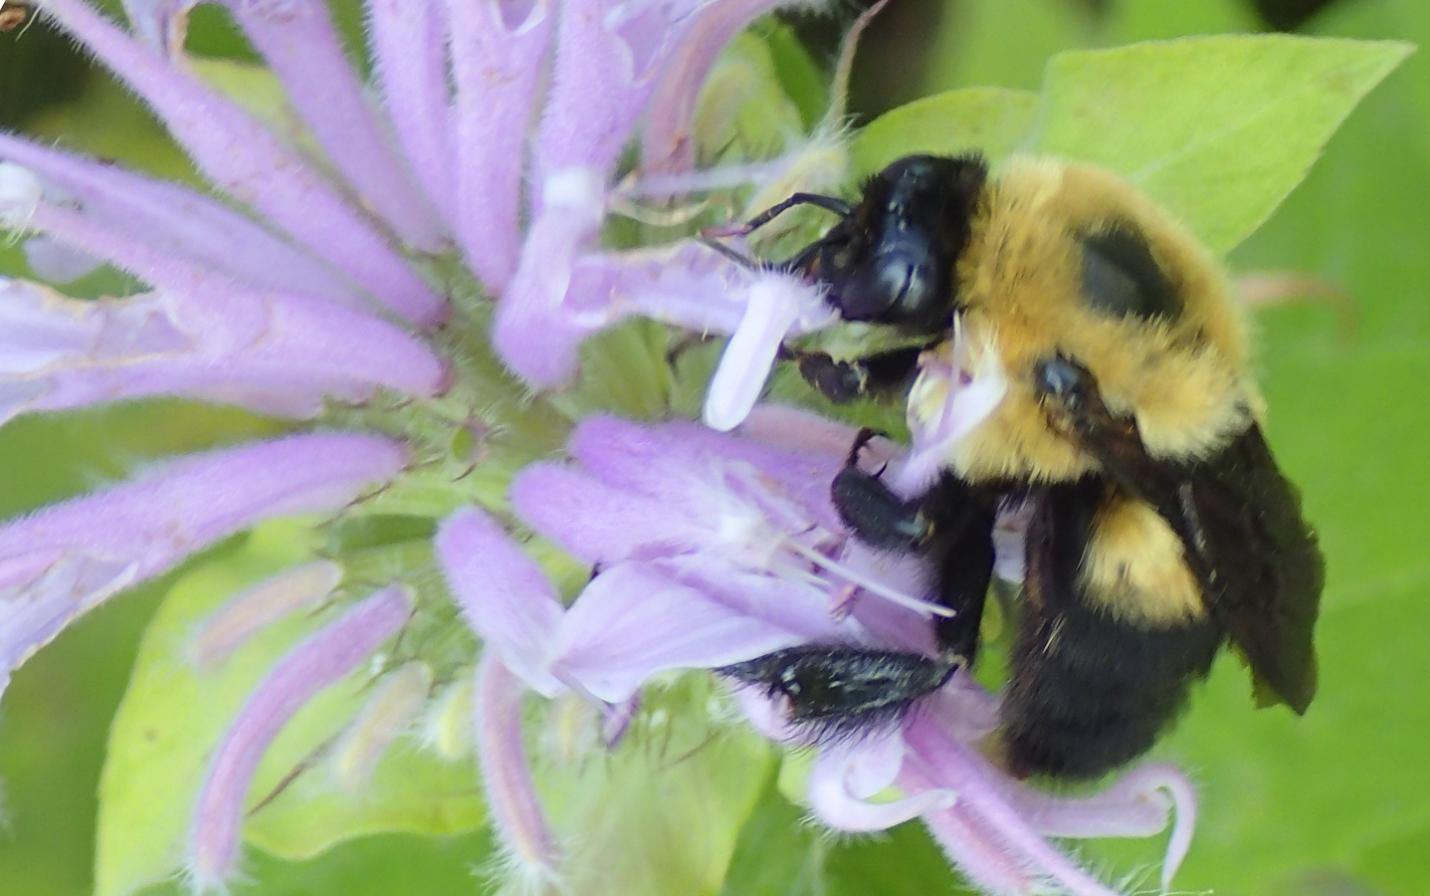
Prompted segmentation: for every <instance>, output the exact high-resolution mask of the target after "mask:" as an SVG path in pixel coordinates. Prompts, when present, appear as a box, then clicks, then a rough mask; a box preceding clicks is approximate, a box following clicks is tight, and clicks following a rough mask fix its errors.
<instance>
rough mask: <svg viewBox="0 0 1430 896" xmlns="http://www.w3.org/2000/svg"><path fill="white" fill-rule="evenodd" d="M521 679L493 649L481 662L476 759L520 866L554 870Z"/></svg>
mask: <svg viewBox="0 0 1430 896" xmlns="http://www.w3.org/2000/svg"><path fill="white" fill-rule="evenodd" d="M522 695H523V688H522V681H521V679H519V678H518V677H517V676H516V675H514V674H512V672H511V670H509V669H507V668H506V666H504V665H502V662H501V660H499V659H497V658H496V657H495V656H493V655H491V654H487V655H485V656H483V657H482V662H481V665H480V666H478V667H477V685H476V719H475V722H476V724H475V726H474V730H475V732H476V742H477V761H478V763H479V764H480V765H481V769H482V784H483V785H484V787H485V789H486V796H487V808H488V810H489V811H490V812H491V819H492V822H493V824H494V826H495V827H496V832H497V836H498V837H499V838H500V839H501V843H502V846H503V847H504V848H505V850H506V853H507V855H508V856H509V857H510V859H511V860H512V861H513V862H514V864H515V865H516V867H517V869H518V870H520V871H521V872H523V873H524V874H525V875H527V876H530V877H534V878H536V879H538V880H545V881H548V882H549V881H550V879H552V878H553V877H554V876H555V873H556V864H557V860H558V858H559V852H558V850H557V848H556V841H555V839H554V838H553V837H552V836H551V831H550V829H549V828H548V827H547V825H546V817H545V816H544V815H543V814H542V811H541V801H540V800H539V799H538V798H537V796H536V787H535V785H534V784H533V783H532V780H531V767H530V765H529V764H528V762H527V758H526V744H525V743H524V742H523V738H522V730H521V720H522V713H521V702H522Z"/></svg>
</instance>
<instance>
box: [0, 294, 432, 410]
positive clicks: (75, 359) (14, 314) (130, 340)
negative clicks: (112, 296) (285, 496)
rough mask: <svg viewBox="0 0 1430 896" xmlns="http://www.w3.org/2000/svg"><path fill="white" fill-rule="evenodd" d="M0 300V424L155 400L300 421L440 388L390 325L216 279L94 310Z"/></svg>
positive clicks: (83, 305) (421, 355) (417, 347)
mask: <svg viewBox="0 0 1430 896" xmlns="http://www.w3.org/2000/svg"><path fill="white" fill-rule="evenodd" d="M0 298H3V301H0V422H3V421H5V420H8V419H10V418H12V417H14V416H15V415H17V414H21V413H26V412H34V411H54V410H65V409H69V408H76V407H82V406H86V405H90V404H99V403H104V402H111V401H120V400H125V399H132V398H140V397H146V396H153V395H182V396H190V397H194V398H200V399H203V400H207V401H214V402H219V403H224V404H236V405H240V406H243V407H248V408H251V409H253V410H256V411H260V412H264V413H270V414H278V415H283V416H295V417H307V416H312V415H315V414H316V413H318V412H319V411H320V410H322V407H323V402H324V400H325V398H327V397H332V398H338V399H342V400H346V401H361V400H364V399H366V398H368V397H370V396H371V395H372V394H373V392H375V391H376V390H377V389H378V388H389V389H394V390H397V391H400V392H403V393H407V394H413V395H432V394H435V393H437V392H439V391H441V390H442V389H443V388H445V386H446V383H447V372H446V368H445V365H444V364H443V363H442V361H441V360H440V359H439V358H438V357H437V356H436V355H434V354H433V353H432V351H431V350H430V349H429V348H428V347H427V346H426V345H425V344H424V343H422V342H421V341H419V340H417V339H415V338H414V337H412V336H410V335H409V334H407V333H406V332H404V331H403V330H402V329H400V328H398V327H396V326H393V325H392V324H389V323H386V322H384V321H382V320H379V319H377V318H375V317H371V316H369V315H367V314H363V313H361V312H356V311H352V310H349V309H347V308H344V307H342V306H340V305H335V304H333V303H330V302H324V301H322V300H319V299H312V298H309V297H307V296H302V295H297V294H291V293H289V294H283V293H266V294H265V293H257V292H248V291H246V290H243V289H239V288H236V287H234V286H232V285H230V284H225V283H222V282H219V281H217V278H211V279H210V282H207V283H205V284H204V285H203V287H202V288H201V289H200V291H199V292H197V293H196V294H192V295H190V294H182V295H180V294H173V293H167V294H150V295H145V296H135V297H131V298H128V299H120V300H100V301H80V300H77V299H68V298H65V297H64V296H61V295H59V294H57V293H54V292H52V291H50V290H48V289H46V288H45V287H42V286H38V285H35V284H27V283H21V282H16V281H5V280H0Z"/></svg>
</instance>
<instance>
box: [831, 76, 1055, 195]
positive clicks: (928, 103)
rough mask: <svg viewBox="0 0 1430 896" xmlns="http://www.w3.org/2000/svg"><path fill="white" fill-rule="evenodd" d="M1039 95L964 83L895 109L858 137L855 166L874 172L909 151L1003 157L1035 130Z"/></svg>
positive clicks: (855, 149) (855, 141)
mask: <svg viewBox="0 0 1430 896" xmlns="http://www.w3.org/2000/svg"><path fill="white" fill-rule="evenodd" d="M1037 118H1038V95H1037V94H1036V93H1031V92H1029V91H1026V90H1009V89H1006V88H1002V87H966V88H963V89H961V90H949V91H946V92H944V93H939V94H935V95H934V96H930V97H925V98H923V99H921V100H914V101H913V102H912V103H907V104H905V105H903V106H899V107H898V108H896V109H891V110H890V111H888V112H885V113H884V114H883V115H880V116H879V117H878V118H876V119H874V120H873V121H872V122H870V123H869V125H868V127H866V128H864V129H863V130H862V131H860V132H859V134H858V135H857V136H856V137H855V138H854V145H853V147H852V148H851V152H852V153H853V158H854V170H855V171H856V172H858V173H860V174H871V173H873V172H875V171H878V170H879V169H880V168H883V167H884V166H885V165H888V164H889V163H890V162H892V161H894V160H895V159H897V158H899V157H900V156H906V155H909V154H911V153H933V154H937V155H957V154H959V153H963V152H970V151H975V150H976V151H979V152H982V153H983V154H984V155H985V156H987V157H988V158H990V159H994V160H996V159H999V158H1002V157H1003V156H1006V155H1008V154H1010V153H1012V152H1014V151H1015V150H1017V149H1018V148H1019V147H1020V146H1021V145H1022V144H1023V143H1024V142H1025V141H1027V140H1028V139H1029V137H1030V136H1031V135H1032V133H1033V129H1034V125H1035V124H1036V123H1037Z"/></svg>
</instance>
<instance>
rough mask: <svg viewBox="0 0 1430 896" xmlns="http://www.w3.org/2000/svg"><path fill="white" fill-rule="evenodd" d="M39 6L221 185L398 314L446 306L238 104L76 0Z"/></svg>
mask: <svg viewBox="0 0 1430 896" xmlns="http://www.w3.org/2000/svg"><path fill="white" fill-rule="evenodd" d="M43 9H44V11H45V12H46V13H48V14H49V15H50V16H51V17H52V18H53V19H54V20H55V21H56V22H57V23H58V24H59V25H60V26H61V27H63V28H64V29H66V30H67V31H69V32H70V33H71V34H73V35H74V36H75V37H76V38H77V39H79V40H80V41H81V42H83V43H84V44H85V45H86V46H87V47H88V48H89V49H90V50H91V51H92V52H94V54H95V55H96V56H97V57H99V58H100V59H101V60H103V61H104V62H105V63H106V64H107V65H109V66H110V68H111V69H113V71H114V73H115V74H116V75H118V76H119V77H120V78H121V79H122V80H124V81H125V83H127V84H128V85H129V86H130V87H132V88H133V89H134V90H135V91H136V92H137V93H139V94H140V95H141V96H143V97H144V99H145V100H147V101H148V103H149V105H150V106H151V107H152V108H153V109H154V111H155V112H156V114H158V116H159V117H160V118H161V119H163V121H164V123H165V124H166V125H167V126H168V128H169V130H170V132H171V133H172V134H173V135H174V137H175V139H177V140H178V141H179V142H180V143H181V144H183V145H184V147H185V149H186V150H187V151H188V152H189V154H190V156H191V158H193V160H194V162H195V164H196V165H198V167H199V168H200V169H201V170H202V171H203V172H204V173H205V174H206V175H208V177H209V178H210V180H212V181H213V182H214V184H216V185H217V186H218V187H219V188H220V189H222V190H223V191H224V192H226V193H228V194H229V195H231V196H233V197H235V198H237V199H239V200H240V201H242V202H244V203H246V204H248V205H250V206H253V207H254V208H256V209H258V210H259V211H261V212H262V213H263V214H264V215H265V216H267V217H268V218H269V219H270V220H271V221H273V222H274V223H275V224H277V225H278V226H279V227H281V228H282V229H283V230H284V231H286V232H287V233H288V234H289V235H291V236H292V237H293V238H294V239H295V240H297V241H298V242H299V243H301V244H303V245H304V246H306V247H308V248H309V249H311V250H313V251H314V252H315V253H317V254H318V255H319V257H321V258H323V259H325V260H326V261H328V262H329V263H331V264H333V265H335V266H337V267H339V268H340V269H342V270H344V271H347V272H349V273H350V274H351V275H352V277H353V279H354V280H356V281H357V282H358V283H360V284H361V285H362V286H363V287H364V288H365V289H367V290H368V291H369V292H371V293H372V294H373V295H374V296H376V297H378V298H379V300H380V301H382V302H383V304H384V305H386V306H387V307H388V308H391V309H392V310H393V311H394V312H396V313H398V314H400V315H402V316H403V317H404V318H406V319H408V320H411V321H414V322H418V323H423V324H430V323H433V322H435V321H437V320H440V319H441V318H442V317H443V315H444V314H445V313H446V308H445V305H444V304H443V302H442V300H441V299H440V298H438V296H437V295H436V294H435V293H433V292H432V290H431V289H430V288H429V287H428V286H427V285H426V284H425V283H423V282H422V280H421V279H420V278H419V277H418V276H417V275H416V273H414V272H413V271H412V269H411V268H409V267H408V266H407V263H406V262H405V261H403V260H402V258H401V256H400V255H399V254H398V253H397V252H396V251H395V250H394V249H393V248H392V247H391V246H389V245H388V244H387V243H386V241H385V240H384V239H383V238H382V237H381V236H380V235H379V233H378V232H377V230H376V229H375V228H374V227H372V226H371V225H370V224H369V223H368V222H367V221H365V220H364V219H363V218H362V216H361V215H360V214H359V213H358V212H357V211H356V210H355V209H353V208H352V206H350V205H349V204H348V203H347V202H346V201H345V200H343V199H342V198H341V197H340V196H339V195H338V194H337V193H336V192H335V191H334V190H333V189H332V187H331V186H330V185H329V184H328V183H327V182H326V181H324V180H323V178H322V177H321V176H320V175H319V174H318V173H317V172H316V171H315V170H314V168H313V167H312V166H311V165H309V164H308V163H307V162H305V161H303V159H301V158H300V157H299V156H297V155H296V154H294V153H293V152H292V151H290V150H289V149H287V148H286V147H284V146H283V145H282V144H281V143H279V142H278V140H277V139H276V138H275V137H274V136H273V135H272V134H271V133H269V132H268V131H267V130H266V129H265V128H264V127H263V126H262V125H260V124H259V123H258V122H257V121H256V120H254V119H253V117H252V116H250V115H249V114H248V113H246V112H244V111H243V110H241V109H240V108H239V107H238V106H237V105H235V104H234V103H232V102H231V101H229V100H228V99H226V98H225V97H223V96H222V95H220V94H219V93H217V92H216V91H214V90H211V89H210V88H208V87H206V86H204V85H203V84H201V83H200V82H198V81H197V80H195V79H194V78H193V77H191V76H189V75H187V74H185V73H182V72H180V71H178V70H177V69H175V68H174V67H173V66H171V65H170V64H169V63H168V62H167V61H166V60H165V59H164V58H163V57H161V56H159V55H158V53H157V52H156V51H154V50H153V49H151V48H149V47H146V46H144V45H142V44H139V43H137V42H135V41H134V40H133V39H131V38H130V37H128V36H127V35H125V34H124V33H123V32H122V31H120V30H119V29H118V28H116V27H115V26H114V25H112V24H111V23H109V22H108V21H106V20H105V19H104V18H103V17H102V16H100V15H98V14H97V13H96V12H95V11H94V9H93V8H92V7H90V6H89V5H88V4H87V3H85V2H83V0H47V2H46V3H45V5H44V8H43Z"/></svg>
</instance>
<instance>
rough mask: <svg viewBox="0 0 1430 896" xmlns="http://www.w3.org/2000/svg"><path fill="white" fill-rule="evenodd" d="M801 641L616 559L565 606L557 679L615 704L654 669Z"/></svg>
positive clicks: (744, 656)
mask: <svg viewBox="0 0 1430 896" xmlns="http://www.w3.org/2000/svg"><path fill="white" fill-rule="evenodd" d="M674 608H678V611H677V610H675V609H674ZM801 640H803V639H802V637H801V636H800V635H799V634H797V633H794V632H791V631H789V630H787V629H782V628H779V627H777V626H774V625H771V624H770V623H769V622H767V621H766V620H764V619H760V618H759V617H756V616H752V615H749V614H748V613H747V612H745V611H743V610H742V609H737V608H732V607H729V606H726V605H724V604H721V603H719V602H718V601H715V600H712V599H711V598H710V597H709V596H707V595H705V594H703V593H701V592H700V591H697V590H696V589H693V588H687V587H684V586H681V585H679V584H677V583H675V582H673V581H671V580H670V579H668V578H666V577H664V576H662V575H660V574H659V573H658V572H656V571H655V570H653V569H652V568H650V567H647V566H643V565H641V564H636V563H621V564H617V565H615V566H613V567H611V568H610V569H606V570H602V572H601V573H600V574H599V575H597V576H596V577H595V578H594V579H592V580H591V584H589V585H587V586H586V589H585V590H584V591H583V592H581V596H580V597H579V598H577V600H576V602H575V603H574V604H572V605H571V609H570V610H569V611H567V615H566V619H565V621H564V622H563V624H562V627H561V643H560V647H559V649H558V652H557V656H556V661H555V667H556V669H557V674H559V675H560V676H561V677H562V679H563V680H567V681H572V682H575V683H579V685H580V686H581V688H582V689H583V690H585V691H587V692H588V693H590V694H592V695H593V696H595V697H598V698H600V699H601V700H604V701H606V702H607V703H618V702H620V701H622V700H626V699H629V698H630V697H631V695H632V694H634V693H635V692H636V690H637V689H638V688H639V687H640V686H641V685H642V684H643V683H644V682H645V681H646V679H648V678H650V677H651V676H652V675H654V674H655V673H657V672H661V671H665V670H668V669H711V668H716V667H719V666H727V665H730V664H731V663H738V662H743V661H744V660H749V659H753V658H755V657H757V656H762V655H764V654H766V653H770V652H772V651H775V650H779V649H780V648H782V647H790V646H792V645H794V644H796V643H799V642H800V641H801Z"/></svg>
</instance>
